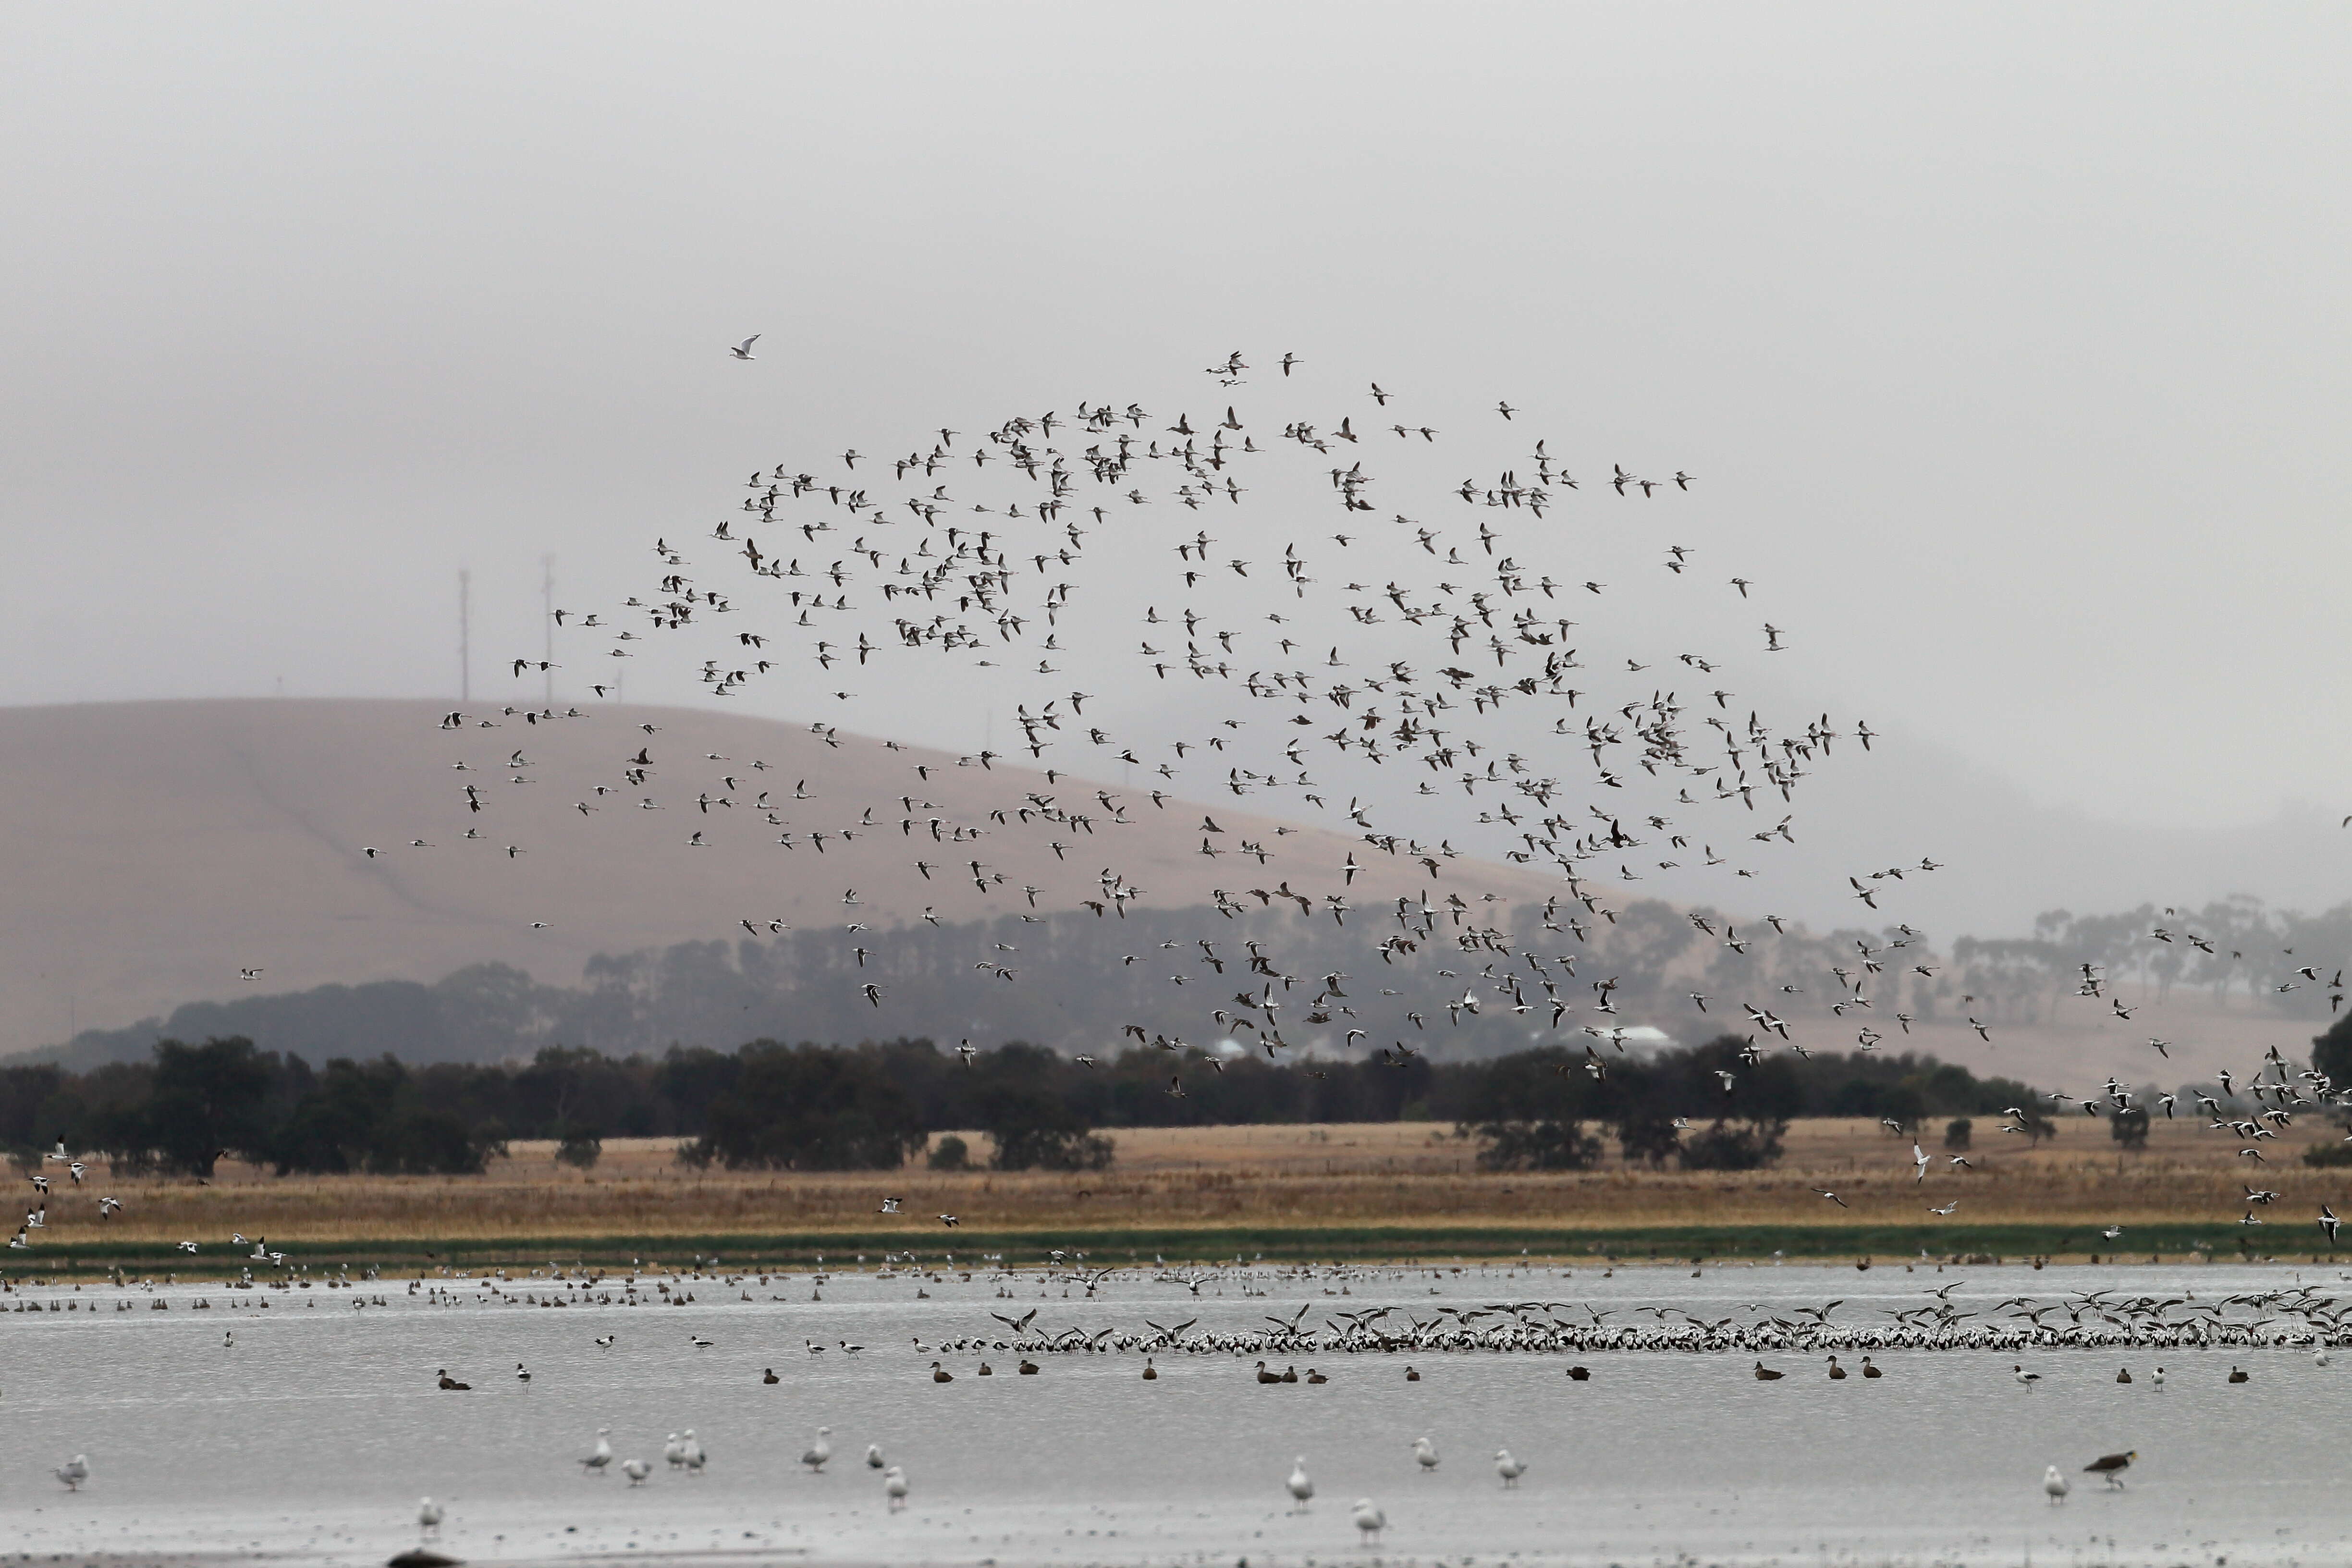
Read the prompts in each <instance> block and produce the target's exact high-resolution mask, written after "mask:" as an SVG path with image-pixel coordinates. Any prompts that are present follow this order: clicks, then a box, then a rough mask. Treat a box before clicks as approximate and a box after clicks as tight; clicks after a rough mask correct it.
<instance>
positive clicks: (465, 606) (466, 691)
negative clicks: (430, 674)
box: [457, 566, 474, 702]
mask: <svg viewBox="0 0 2352 1568" xmlns="http://www.w3.org/2000/svg"><path fill="white" fill-rule="evenodd" d="M457 700H458V701H460V702H471V701H472V700H474V574H472V573H471V572H468V571H467V570H466V569H465V568H464V567H462V566H460V567H459V568H457Z"/></svg>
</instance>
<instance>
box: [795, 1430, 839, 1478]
mask: <svg viewBox="0 0 2352 1568" xmlns="http://www.w3.org/2000/svg"><path fill="white" fill-rule="evenodd" d="M831 1436H833V1428H832V1427H830V1426H820V1427H818V1428H817V1429H816V1441H815V1442H814V1443H811V1444H810V1445H809V1446H808V1450H807V1451H806V1452H805V1453H803V1454H802V1455H801V1463H802V1464H803V1465H806V1466H807V1467H808V1468H810V1469H812V1470H814V1471H816V1472H817V1473H818V1474H820V1475H822V1474H824V1462H825V1461H826V1460H827V1459H830V1458H833V1445H832V1444H831V1443H830V1442H828V1441H827V1440H826V1439H828V1438H830V1437H831Z"/></svg>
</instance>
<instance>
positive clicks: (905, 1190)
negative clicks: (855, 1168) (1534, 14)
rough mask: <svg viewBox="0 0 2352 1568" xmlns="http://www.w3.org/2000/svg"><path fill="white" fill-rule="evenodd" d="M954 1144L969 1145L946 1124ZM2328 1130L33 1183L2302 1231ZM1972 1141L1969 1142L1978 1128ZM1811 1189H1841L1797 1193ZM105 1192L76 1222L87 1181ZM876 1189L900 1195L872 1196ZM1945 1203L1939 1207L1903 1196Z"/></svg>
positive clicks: (428, 1230)
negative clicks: (2128, 1142) (1706, 1159)
mask: <svg viewBox="0 0 2352 1568" xmlns="http://www.w3.org/2000/svg"><path fill="white" fill-rule="evenodd" d="M966 1136H967V1141H968V1142H971V1144H972V1146H973V1147H974V1149H975V1150H976V1151H977V1150H984V1149H985V1147H986V1142H985V1140H984V1139H982V1138H980V1137H978V1136H977V1135H971V1134H967V1135H966ZM2337 1136H2338V1134H2336V1132H2334V1131H2329V1130H2327V1129H2325V1128H2316V1127H2296V1128H2294V1129H2291V1130H2289V1131H2287V1132H2286V1133H2284V1134H2283V1135H2282V1136H2281V1137H2279V1138H2278V1139H2276V1140H2275V1141H2272V1142H2265V1143H2264V1145H2263V1153H2264V1155H2265V1156H2266V1160H2267V1163H2259V1164H2258V1163H2255V1162H2253V1161H2251V1160H2245V1159H2242V1158H2240V1157H2239V1156H2238V1153H2237V1151H2238V1149H2239V1148H2240V1147H2241V1146H2242V1145H2241V1144H2240V1143H2239V1142H2238V1141H2237V1140H2235V1139H2234V1138H2230V1137H2227V1136H2225V1135H2222V1134H2216V1133H2213V1132H2210V1131H2204V1130H2203V1129H2202V1128H2201V1126H2199V1127H2194V1128H2192V1126H2191V1125H2190V1124H2189V1123H2187V1122H2174V1123H2172V1124H2170V1125H2166V1124H2164V1123H2162V1122H2160V1121H2159V1123H2158V1126H2157V1129H2156V1132H2155V1136H2154V1137H2153V1139H2152V1140H2151V1142H2150V1145H2149V1147H2148V1149H2147V1151H2145V1152H2137V1153H2125V1152H2120V1151H2119V1150H2117V1149H2116V1146H2115V1145H2114V1143H2113V1142H2111V1141H2110V1140H2109V1139H2108V1137H2107V1136H2106V1131H2105V1123H2104V1122H2091V1121H2087V1120H2085V1121H2077V1122H2073V1123H2068V1124H2066V1126H2065V1129H2064V1131H2063V1135H2062V1136H2061V1137H2060V1138H2058V1139H2057V1140H2056V1141H2055V1142H2051V1143H2045V1144H2043V1145H2042V1147H2041V1148H2040V1149H2037V1150H2028V1149H2026V1148H2024V1147H2023V1146H2022V1145H2023V1141H2022V1140H2021V1139H2015V1138H2008V1137H2000V1136H1998V1135H1994V1134H1991V1133H1990V1131H1988V1133H1987V1134H1986V1135H1985V1136H1983V1137H1981V1138H1979V1148H1978V1149H1977V1150H1976V1151H1974V1152H1972V1153H1971V1155H1970V1158H1971V1159H1973V1160H1974V1161H1975V1162H1976V1168H1975V1169H1974V1170H1970V1171H1960V1170H1956V1169H1954V1168H1953V1167H1952V1166H1950V1165H1949V1164H1948V1163H1947V1161H1946V1158H1945V1156H1944V1154H1943V1152H1941V1150H1940V1148H1936V1149H1931V1152H1932V1153H1933V1154H1934V1155H1935V1163H1934V1165H1933V1166H1932V1167H1931V1169H1930V1171H1929V1173H1928V1175H1927V1180H1926V1181H1925V1182H1924V1183H1915V1182H1914V1181H1913V1179H1912V1162H1911V1157H1910V1148H1911V1145H1910V1142H1909V1141H1908V1140H1907V1139H1898V1138H1896V1137H1895V1136H1893V1135H1891V1134H1889V1133H1887V1132H1886V1131H1885V1130H1884V1129H1882V1128H1879V1127H1877V1126H1875V1125H1874V1124H1872V1123H1869V1122H1866V1121H1814V1122H1801V1123H1799V1124H1797V1125H1796V1126H1794V1127H1793V1128H1792V1129H1791V1130H1790V1137H1789V1141H1788V1143H1789V1152H1788V1156H1787V1158H1785V1159H1784V1160H1783V1161H1782V1163H1780V1166H1779V1167H1778V1168H1777V1169H1774V1170H1770V1171H1762V1172H1752V1173H1738V1174H1706V1173H1680V1172H1652V1171H1648V1170H1643V1169H1626V1168H1622V1167H1620V1166H1618V1165H1617V1164H1616V1163H1614V1162H1613V1161H1612V1163H1610V1165H1609V1166H1608V1167H1607V1168H1605V1169H1602V1170H1600V1171H1594V1172H1586V1173H1568V1174H1558V1175H1533V1174H1525V1173H1507V1174H1487V1173H1480V1172H1479V1171H1478V1170H1477V1168H1476V1163H1475V1157H1474V1153H1475V1146H1474V1145H1473V1144H1471V1143H1468V1142H1464V1141H1462V1140H1460V1139H1458V1138H1456V1137H1455V1136H1454V1133H1453V1131H1452V1130H1451V1129H1450V1128H1444V1127H1436V1126H1432V1125H1430V1124H1428V1123H1397V1124H1381V1125H1351V1126H1328V1127H1315V1126H1302V1127H1255V1128H1251V1127H1220V1128H1200V1129H1178V1130H1165V1131H1162V1130H1146V1131H1123V1132H1120V1133H1118V1134H1117V1137H1118V1148H1119V1160H1118V1165H1117V1166H1116V1167H1115V1168H1114V1169H1112V1170H1110V1171H1108V1172H1100V1173H1086V1174H1076V1175H1061V1174H1040V1173H1017V1174H1015V1173H992V1172H986V1171H974V1172H969V1173H939V1172H933V1171H929V1170H928V1169H924V1168H922V1167H920V1166H912V1167H909V1168H908V1169H907V1170H904V1171H900V1172H894V1173H843V1174H814V1175H801V1174H794V1173H764V1172H763V1173H749V1172H745V1173H733V1172H727V1171H723V1170H713V1171H708V1172H701V1171H695V1170H692V1169H689V1168H688V1167H685V1166H682V1165H680V1164H678V1163H677V1162H676V1160H675V1159H674V1157H673V1150H672V1146H671V1145H670V1144H668V1143H667V1142H661V1141H657V1140H641V1141H632V1142H618V1141H616V1142H610V1143H607V1144H606V1145H605V1153H604V1160H603V1161H602V1163H599V1164H598V1165H597V1166H596V1168H595V1169H594V1170H593V1171H589V1172H584V1173H583V1172H579V1171H573V1170H569V1169H566V1168H564V1167H562V1166H560V1165H558V1164H556V1163H554V1160H553V1148H552V1146H551V1145H548V1144H531V1143H523V1144H517V1145H516V1146H515V1147H514V1151H513V1154H512V1156H511V1157H510V1158H509V1159H507V1160H503V1161H499V1162H497V1163H494V1164H493V1166H492V1167H491V1170H490V1172H489V1173H488V1174H486V1175H482V1176H477V1177H383V1176H334V1177H303V1176H296V1177H286V1178H278V1177H274V1176H271V1175H269V1174H268V1173H264V1172H258V1171H254V1170H251V1169H248V1168H247V1167H244V1166H238V1165H224V1166H223V1167H222V1168H221V1171H220V1173H219V1174H218V1175H217V1176H216V1177H215V1180H214V1181H213V1182H212V1183H211V1184H209V1185H198V1184H194V1183H193V1182H187V1181H167V1180H135V1179H127V1178H124V1179H118V1178H114V1177H111V1176H107V1175H94V1176H93V1177H92V1178H91V1180H90V1182H89V1184H88V1185H87V1186H85V1187H83V1188H80V1189H78V1190H68V1191H66V1192H63V1193H60V1194H58V1195H57V1196H56V1197H54V1198H53V1199H52V1200H51V1209H50V1220H49V1226H48V1230H47V1235H46V1236H45V1237H43V1241H42V1245H43V1246H44V1247H56V1246H58V1245H59V1244H65V1245H70V1244H72V1243H73V1242H75V1241H77V1240H79V1241H84V1242H93V1241H98V1240H100V1239H103V1240H107V1241H112V1242H156V1243H163V1244H169V1243H173V1242H177V1241H180V1240H183V1239H188V1240H196V1241H199V1242H212V1243H216V1242H219V1241H222V1240H225V1239H226V1237H228V1235H229V1234H230V1233H231V1232H232V1231H242V1232H243V1233H245V1234H246V1235H247V1236H256V1235H259V1236H267V1237H270V1238H271V1239H272V1240H273V1241H288V1242H299V1241H314V1242H322V1241H369V1240H384V1241H389V1240H406V1241H434V1240H446V1241H458V1240H481V1241H489V1240H496V1239H500V1238H522V1237H548V1238H554V1237H578V1238H581V1239H583V1240H586V1239H591V1238H594V1237H689V1236H692V1237H712V1236H760V1235H765V1236H775V1235H785V1234H806V1233H812V1232H817V1233H823V1232H841V1233H857V1234H862V1235H865V1236H868V1237H871V1236H873V1235H875V1234H876V1233H887V1232H898V1231H904V1232H906V1233H907V1234H908V1239H909V1240H912V1239H914V1238H916V1237H924V1238H930V1237H939V1236H940V1235H941V1234H942V1230H941V1226H940V1224H939V1221H938V1218H937V1216H938V1215H940V1214H943V1213H945V1214H954V1215H959V1216H960V1217H961V1220H962V1222H963V1224H964V1226H967V1227H969V1228H971V1230H974V1231H990V1232H1002V1231H1050V1230H1055V1229H1066V1230H1070V1229H1083V1230H1088V1231H1104V1230H1119V1229H1135V1230H1146V1229H1152V1230H1172V1229H1191V1228H1199V1227H1220V1228H1223V1227H1232V1228H1241V1227H1252V1228H1263V1229H1287V1228H1298V1229H1306V1228H1320V1227H1346V1226H1366V1227H1371V1226H1412V1225H1431V1226H1439V1225H1442V1226H1449V1227H1450V1226H1498V1227H1499V1226H1547V1227H1559V1228H1565V1229H1601V1228H1604V1227H1605V1228H1635V1227H1639V1228H1653V1227H1664V1226H1792V1225H1793V1226H1821V1225H1842V1226H1865V1225H1869V1226H1888V1225H1914V1226H1916V1225H1928V1224H1942V1225H1953V1226H1971V1225H2057V1224H2076V1225H2080V1224H2084V1223H2096V1224H2101V1225H2105V1224H2110V1223H2113V1224H2122V1225H2125V1226H2132V1225H2148V1224H2156V1223H2162V1222H2183V1221H2185V1222H2196V1223H2208V1224H2210V1223H2212V1222H2215V1221H2231V1220H2234V1219H2235V1218H2236V1217H2237V1216H2238V1215H2239V1214H2241V1213H2242V1212H2243V1211H2244V1209H2245V1206H2246V1205H2245V1203H2244V1199H2245V1191H2244V1189H2245V1185H2246V1184H2248V1183H2250V1182H2251V1183H2253V1184H2257V1185H2259V1186H2261V1187H2263V1188H2266V1189H2272V1190H2275V1191H2277V1192H2278V1193H2279V1194H2281V1196H2280V1199H2279V1202H2278V1204H2277V1205H2275V1206H2274V1207H2273V1208H2271V1209H2269V1210H2266V1211H2263V1212H2265V1213H2267V1214H2270V1215H2274V1216H2275V1221H2276V1223H2278V1224H2281V1225H2305V1224H2307V1222H2308V1221H2309V1220H2310V1218H2311V1216H2312V1215H2315V1213H2316V1212H2317V1206H2318V1205H2319V1204H2321V1203H2322V1202H2328V1203H2333V1204H2335V1205H2336V1207H2337V1209H2338V1212H2340V1213H2345V1214H2347V1216H2352V1168H2343V1169H2337V1170H2314V1169H2311V1168H2309V1167H2306V1166H2305V1165H2304V1164H2303V1163H2302V1162H2301V1159H2300V1155H2301V1152H2302V1151H2303V1150H2304V1149H2305V1148H2306V1147H2308V1146H2310V1145H2311V1144H2312V1143H2314V1142H2325V1141H2329V1140H2333V1139H2334V1138H2336V1137H2337ZM1988 1145H1989V1146H1988ZM1823 1187H1826V1188H1829V1189H1831V1190H1833V1191H1834V1192H1836V1193H1837V1194H1838V1195H1839V1197H1840V1198H1842V1199H1843V1200H1844V1205H1845V1206H1843V1207H1840V1206H1839V1205H1836V1204H1833V1203H1831V1202H1830V1201H1828V1200H1826V1199H1824V1198H1822V1197H1821V1196H1819V1195H1817V1194H1816V1193H1815V1191H1814V1190H1813V1189H1816V1188H1823ZM100 1193H110V1194H114V1195H117V1196H120V1197H121V1198H122V1199H123V1200H124V1202H125V1204H126V1205H127V1207H126V1210H125V1212H124V1214H123V1215H121V1217H119V1218H116V1219H112V1220H109V1221H105V1222H102V1223H101V1222H100V1220H99V1218H98V1217H97V1205H96V1203H95V1198H96V1196H97V1194H100ZM885 1194H888V1195H891V1196H896V1197H901V1198H903V1199H904V1200H905V1208H904V1212H903V1213H901V1214H899V1215H884V1214H882V1213H881V1212H880V1209H881V1200H882V1198H883V1196H884V1195H885ZM1954 1199H1958V1203H1959V1208H1958V1211H1957V1212H1956V1213H1955V1214H1954V1215H1952V1216H1950V1218H1949V1220H1948V1221H1944V1220H1938V1219H1937V1217H1936V1216H1933V1215H1929V1214H1928V1213H1927V1209H1928V1208H1929V1206H1930V1205H1943V1204H1945V1203H1948V1202H1950V1201H1952V1200H1954Z"/></svg>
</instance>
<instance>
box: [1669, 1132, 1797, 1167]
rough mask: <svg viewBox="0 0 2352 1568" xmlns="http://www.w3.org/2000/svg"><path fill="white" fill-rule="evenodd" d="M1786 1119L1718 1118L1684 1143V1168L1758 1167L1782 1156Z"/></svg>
mask: <svg viewBox="0 0 2352 1568" xmlns="http://www.w3.org/2000/svg"><path fill="white" fill-rule="evenodd" d="M1788 1130H1789V1124H1788V1123H1787V1122H1785V1121H1741V1122H1731V1121H1717V1122H1716V1123H1715V1124H1714V1125H1713V1126H1711V1127H1709V1128H1708V1129H1707V1130H1706V1131H1704V1132H1702V1133H1700V1134H1699V1135H1698V1136H1697V1137H1696V1138H1693V1139H1692V1140H1690V1141H1689V1142H1686V1143H1685V1144H1684V1145H1683V1151H1682V1165H1683V1169H1684V1170H1685V1171H1758V1170H1761V1169H1763V1168H1764V1167H1765V1166H1767V1165H1769V1164H1771V1163H1773V1162H1774V1161H1776V1160H1778V1159H1780V1135H1781V1134H1782V1133H1784V1132H1786V1131H1788Z"/></svg>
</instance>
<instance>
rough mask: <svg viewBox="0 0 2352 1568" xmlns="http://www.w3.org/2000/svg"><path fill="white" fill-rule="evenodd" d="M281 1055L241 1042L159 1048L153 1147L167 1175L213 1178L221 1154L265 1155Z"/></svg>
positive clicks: (150, 1116)
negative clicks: (265, 1053) (267, 1053)
mask: <svg viewBox="0 0 2352 1568" xmlns="http://www.w3.org/2000/svg"><path fill="white" fill-rule="evenodd" d="M277 1076H278V1058H276V1057H275V1056H270V1057H265V1056H263V1055H262V1054H261V1053H260V1052H259V1051H257V1050H255V1049H254V1048H253V1042H252V1041H251V1040H248V1039H245V1038H243V1037H233V1038H230V1039H226V1040H218V1039H215V1040H206V1041H205V1043H204V1044H203V1045H201V1046H189V1045H184V1044H182V1043H181V1042H180V1041H178V1040H159V1041H157V1042H156V1044H155V1078H154V1089H153V1090H152V1092H151V1093H150V1094H149V1096H148V1100H147V1110H146V1119H147V1125H148V1129H149V1132H148V1146H149V1147H151V1148H152V1149H153V1150H154V1151H155V1152H156V1153H157V1155H158V1156H159V1157H160V1158H161V1159H162V1161H163V1165H164V1167H165V1168H166V1169H168V1170H173V1171H180V1172H184V1173H187V1174H189V1175H194V1176H209V1175H211V1174H212V1173H213V1165H214V1163H215V1162H216V1161H217V1160H218V1159H219V1158H220V1157H221V1156H222V1155H224V1154H231V1153H234V1154H238V1155H241V1156H246V1157H248V1158H251V1159H253V1160H254V1161H255V1162H256V1163H259V1162H260V1161H261V1160H263V1159H265V1158H267V1156H268V1149H269V1144H270V1131H271V1121H272V1118H271V1116H270V1114H269V1111H270V1105H269V1098H270V1089H271V1088H272V1087H273V1085H274V1083H275V1080H276V1079H277Z"/></svg>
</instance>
